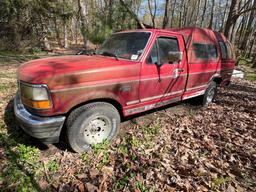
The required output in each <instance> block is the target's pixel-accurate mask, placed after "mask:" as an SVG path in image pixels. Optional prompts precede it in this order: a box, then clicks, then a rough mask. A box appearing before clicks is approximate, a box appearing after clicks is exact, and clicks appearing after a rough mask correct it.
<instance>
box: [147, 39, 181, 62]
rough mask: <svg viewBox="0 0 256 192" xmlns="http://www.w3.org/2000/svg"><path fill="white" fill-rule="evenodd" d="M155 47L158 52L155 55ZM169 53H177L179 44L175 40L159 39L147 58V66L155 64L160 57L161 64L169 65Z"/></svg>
mask: <svg viewBox="0 0 256 192" xmlns="http://www.w3.org/2000/svg"><path fill="white" fill-rule="evenodd" d="M157 45H158V50H159V52H158V53H157V51H158V50H157ZM170 51H173V52H176V51H179V43H178V40H177V39H176V38H168V37H159V38H157V41H156V42H155V44H154V45H153V47H152V49H151V51H150V54H149V57H148V59H147V63H148V64H155V63H156V62H157V61H158V56H159V57H160V62H161V63H169V61H168V53H169V52H170Z"/></svg>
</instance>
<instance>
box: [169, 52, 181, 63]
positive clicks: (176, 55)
mask: <svg viewBox="0 0 256 192" xmlns="http://www.w3.org/2000/svg"><path fill="white" fill-rule="evenodd" d="M181 60H182V52H180V51H177V52H176V51H170V52H169V53H168V61H169V63H178V62H180V61H181Z"/></svg>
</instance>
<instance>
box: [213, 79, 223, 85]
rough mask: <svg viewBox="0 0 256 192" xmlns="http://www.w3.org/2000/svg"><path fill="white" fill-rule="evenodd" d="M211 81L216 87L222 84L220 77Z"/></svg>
mask: <svg viewBox="0 0 256 192" xmlns="http://www.w3.org/2000/svg"><path fill="white" fill-rule="evenodd" d="M213 81H214V82H215V83H217V85H220V84H221V82H222V78H221V77H215V78H214V79H213Z"/></svg>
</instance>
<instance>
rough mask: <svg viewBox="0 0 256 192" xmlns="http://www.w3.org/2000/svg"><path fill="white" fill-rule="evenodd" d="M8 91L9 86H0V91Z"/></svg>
mask: <svg viewBox="0 0 256 192" xmlns="http://www.w3.org/2000/svg"><path fill="white" fill-rule="evenodd" d="M7 90H8V85H6V84H0V91H1V92H2V91H7Z"/></svg>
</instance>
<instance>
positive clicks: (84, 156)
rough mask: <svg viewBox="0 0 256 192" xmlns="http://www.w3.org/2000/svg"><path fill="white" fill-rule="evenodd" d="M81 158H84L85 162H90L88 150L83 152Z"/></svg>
mask: <svg viewBox="0 0 256 192" xmlns="http://www.w3.org/2000/svg"><path fill="white" fill-rule="evenodd" d="M81 158H82V160H83V161H84V162H86V163H88V162H89V161H90V156H89V155H88V153H87V152H85V153H83V154H82V155H81Z"/></svg>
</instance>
